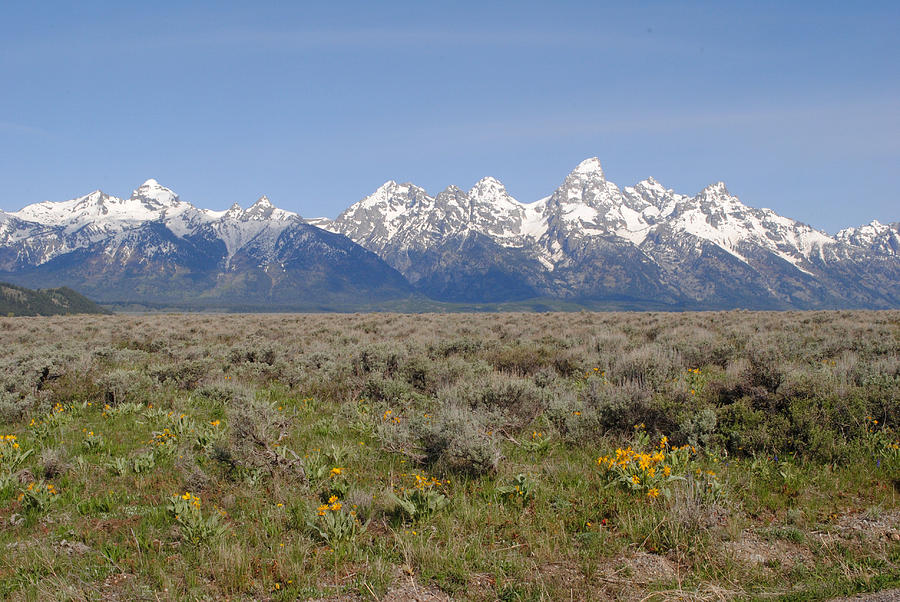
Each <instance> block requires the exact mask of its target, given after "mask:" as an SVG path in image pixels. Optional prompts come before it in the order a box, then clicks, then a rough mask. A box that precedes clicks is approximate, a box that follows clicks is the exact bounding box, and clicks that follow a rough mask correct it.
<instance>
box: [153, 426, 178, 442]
mask: <svg viewBox="0 0 900 602" xmlns="http://www.w3.org/2000/svg"><path fill="white" fill-rule="evenodd" d="M170 441H175V433H173V432H172V431H170V430H169V429H168V428H164V429H163V430H161V431H159V432H156V433H153V437H152V438H151V439H150V440H149V441H147V443H149V444H150V445H165V444H167V443H169V442H170Z"/></svg>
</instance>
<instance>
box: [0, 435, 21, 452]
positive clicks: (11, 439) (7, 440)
mask: <svg viewBox="0 0 900 602" xmlns="http://www.w3.org/2000/svg"><path fill="white" fill-rule="evenodd" d="M7 446H8V447H11V448H13V449H19V443H18V442H17V441H16V436H15V435H3V436H2V437H0V457H2V456H3V453H2V450H3V448H4V447H7Z"/></svg>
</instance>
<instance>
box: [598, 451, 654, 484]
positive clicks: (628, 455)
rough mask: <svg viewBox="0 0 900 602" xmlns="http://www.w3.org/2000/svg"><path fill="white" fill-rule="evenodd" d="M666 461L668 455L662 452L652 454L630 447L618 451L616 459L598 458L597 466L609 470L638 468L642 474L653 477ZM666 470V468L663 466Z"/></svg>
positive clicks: (608, 457)
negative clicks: (658, 466) (657, 468)
mask: <svg viewBox="0 0 900 602" xmlns="http://www.w3.org/2000/svg"><path fill="white" fill-rule="evenodd" d="M665 459H666V454H665V453H664V452H663V451H662V450H660V451H657V452H654V453H652V454H648V453H644V452H638V451H635V450H633V449H631V447H630V446H629V447H628V448H626V449H621V448H620V449H617V450H616V455H615V457H610V456H601V457H600V458H597V464H599V465H600V466H601V467H607V468H610V469H611V468H615V467H619V468H629V467H630V466H637V467H638V468H639V469H640V470H641V472H648V473H649V476H651V477H652V476H653V475H654V474H655V473H656V467H657V465H659V464H661V463H662V462H664V461H665ZM663 468H665V466H663Z"/></svg>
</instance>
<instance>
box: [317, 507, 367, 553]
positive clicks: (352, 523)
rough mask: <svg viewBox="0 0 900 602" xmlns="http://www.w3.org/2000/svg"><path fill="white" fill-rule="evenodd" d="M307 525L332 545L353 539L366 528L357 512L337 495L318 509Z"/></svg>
mask: <svg viewBox="0 0 900 602" xmlns="http://www.w3.org/2000/svg"><path fill="white" fill-rule="evenodd" d="M307 526H308V527H309V529H310V530H311V531H312V532H313V533H314V534H315V535H316V536H318V538H319V539H321V540H322V541H324V542H326V543H328V544H329V545H331V546H332V547H334V546H335V545H336V544H338V543H341V542H346V541H351V540H353V539H354V538H355V537H356V536H357V534H359V533H360V532H362V531H363V530H365V525H362V524H360V522H359V518H358V517H357V516H356V512H355V511H354V510H348V509H347V508H346V507H345V506H344V503H343V502H341V501H340V500H339V499H338V497H337V496H336V495H333V496H331V497H330V498H328V502H327V503H324V504H321V505H320V506H319V507H318V508H317V509H316V514H315V516H314V517H313V518H312V519H310V520H309V521H307Z"/></svg>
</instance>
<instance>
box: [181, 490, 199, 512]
mask: <svg viewBox="0 0 900 602" xmlns="http://www.w3.org/2000/svg"><path fill="white" fill-rule="evenodd" d="M181 499H183V500H184V501H186V502H189V503H190V504H191V506H193V507H194V508H199V507H200V498H199V497H197V496H196V495H194V494H193V493H191V492H190V491H185V492H184V495H182V496H181Z"/></svg>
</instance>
